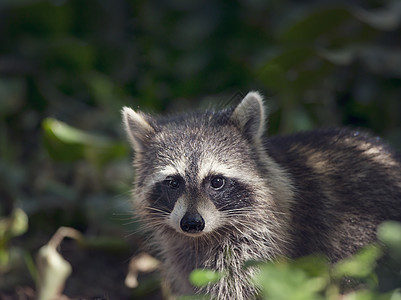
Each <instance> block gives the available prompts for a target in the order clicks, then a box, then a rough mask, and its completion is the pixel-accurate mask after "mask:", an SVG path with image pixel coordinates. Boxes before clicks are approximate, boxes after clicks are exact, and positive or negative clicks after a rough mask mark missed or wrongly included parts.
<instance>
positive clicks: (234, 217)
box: [122, 92, 401, 299]
mask: <svg viewBox="0 0 401 300" xmlns="http://www.w3.org/2000/svg"><path fill="white" fill-rule="evenodd" d="M122 114H123V123H124V127H125V131H126V134H127V137H128V139H129V141H130V143H131V145H132V147H133V149H134V151H135V159H134V168H135V183H134V195H133V200H134V205H135V212H136V214H137V215H138V216H139V218H140V219H141V220H142V222H143V224H144V226H145V227H146V228H147V229H149V231H150V232H151V234H152V243H151V245H152V246H153V247H154V248H155V249H156V250H158V252H159V256H160V260H161V262H162V268H163V269H162V272H163V277H164V281H165V285H166V286H167V287H168V289H169V291H170V292H171V293H172V295H186V294H193V293H208V294H210V295H212V297H214V298H217V299H250V298H254V297H255V294H256V293H257V291H256V289H255V287H254V286H253V285H251V284H250V283H249V279H248V278H249V275H250V274H251V273H253V272H255V269H252V268H247V269H244V268H243V264H244V262H245V261H247V260H272V259H274V258H276V257H277V256H286V257H298V256H301V255H307V254H311V253H317V252H321V253H324V254H326V255H327V256H328V257H329V258H330V259H331V260H332V261H335V260H338V259H340V258H342V257H345V256H347V255H350V254H352V253H354V252H355V251H356V250H357V249H358V248H360V247H361V246H363V245H365V244H367V243H369V242H371V241H373V240H374V237H375V228H376V226H377V225H378V224H379V223H380V222H382V221H384V220H385V219H394V220H401V209H398V210H397V209H394V207H401V185H400V182H401V171H400V170H401V162H400V156H399V155H398V154H396V153H395V152H394V151H393V150H392V149H391V148H390V147H388V146H387V145H385V144H384V143H382V142H380V141H377V140H376V139H374V138H372V137H371V136H370V135H368V134H364V133H360V132H357V133H358V134H356V132H353V131H351V130H345V129H332V130H320V131H312V132H305V133H299V134H295V135H291V136H284V137H274V138H269V139H265V138H264V137H263V135H264V131H265V122H266V120H265V119H266V117H265V110H264V106H263V100H262V97H261V96H260V94H259V93H257V92H250V93H248V94H247V95H246V96H245V98H244V99H243V100H242V101H241V102H240V103H239V104H238V105H237V106H236V107H235V108H231V109H225V110H222V111H205V112H197V113H188V114H184V115H179V116H173V117H153V116H149V115H147V114H144V113H142V112H136V111H134V110H132V109H130V108H128V107H124V108H123V110H122ZM375 174H376V175H375ZM195 268H205V269H212V270H216V271H222V272H225V273H226V274H227V276H225V277H223V278H222V279H221V280H220V281H219V282H218V283H216V284H210V285H208V286H207V287H205V288H202V289H197V288H194V287H193V286H191V284H190V283H189V281H188V277H189V274H190V272H191V271H192V270H193V269H195Z"/></svg>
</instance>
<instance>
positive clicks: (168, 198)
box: [122, 92, 265, 237]
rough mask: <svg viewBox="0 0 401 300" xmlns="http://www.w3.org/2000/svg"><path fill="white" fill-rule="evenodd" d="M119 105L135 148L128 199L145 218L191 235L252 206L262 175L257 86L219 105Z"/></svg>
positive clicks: (228, 220) (217, 225) (229, 220)
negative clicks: (165, 114) (180, 111)
mask: <svg viewBox="0 0 401 300" xmlns="http://www.w3.org/2000/svg"><path fill="white" fill-rule="evenodd" d="M122 112H123V119H124V125H125V130H126V133H127V136H128V139H129V140H130V142H131V145H132V146H133V149H134V151H135V163H134V166H135V171H136V179H135V195H134V199H135V202H136V204H137V208H138V210H140V212H139V213H140V214H141V215H142V217H143V218H144V220H145V223H146V222H147V223H148V225H150V226H153V227H157V228H163V229H166V228H167V229H172V230H174V231H176V232H178V233H181V234H184V235H187V236H192V237H195V236H200V235H204V234H207V233H210V232H214V231H216V230H218V229H219V228H224V227H225V226H227V225H228V224H231V225H233V222H232V219H233V218H235V219H236V220H238V222H241V218H238V216H243V215H244V212H248V213H249V212H250V211H251V208H252V206H253V205H255V197H257V196H258V188H257V187H260V186H262V185H263V180H264V179H263V176H262V175H263V174H262V170H261V166H260V164H259V163H258V161H260V159H259V157H258V153H259V150H260V147H261V146H260V138H261V135H262V134H263V131H264V121H265V119H264V109H263V103H262V98H261V96H260V95H259V94H258V93H256V92H251V93H249V94H248V95H247V96H246V97H245V98H244V99H243V100H242V102H241V103H240V104H239V105H238V106H237V107H236V108H235V109H233V110H232V109H231V110H224V111H220V112H204V113H197V114H189V115H184V116H179V117H173V118H158V119H156V118H153V117H150V116H148V115H145V114H143V113H141V112H135V111H133V110H132V109H130V108H127V107H125V108H123V111H122ZM245 215H246V214H245ZM242 222H245V219H244V220H242Z"/></svg>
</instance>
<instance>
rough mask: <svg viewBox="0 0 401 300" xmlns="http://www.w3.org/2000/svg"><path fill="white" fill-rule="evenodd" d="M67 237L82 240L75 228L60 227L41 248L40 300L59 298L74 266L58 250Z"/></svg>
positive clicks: (39, 272) (39, 259) (38, 278)
mask: <svg viewBox="0 0 401 300" xmlns="http://www.w3.org/2000/svg"><path fill="white" fill-rule="evenodd" d="M65 237H69V238H73V239H76V240H78V241H80V240H82V236H81V234H80V233H79V232H78V231H76V230H75V229H73V228H69V227H60V228H59V229H58V230H57V232H56V233H55V234H54V235H53V236H52V238H51V239H50V241H49V242H48V243H47V244H46V245H44V246H43V247H42V248H40V249H39V252H38V254H37V256H36V264H37V271H38V272H37V282H36V285H37V290H38V297H37V299H38V300H52V299H58V298H59V296H60V295H61V293H62V291H63V288H64V284H65V281H66V280H67V278H68V276H69V275H70V274H71V272H72V267H71V265H70V263H69V262H68V261H66V260H65V259H64V258H63V257H62V256H61V255H60V254H59V253H58V252H57V248H58V247H59V246H60V244H61V242H62V240H63V239H64V238H65Z"/></svg>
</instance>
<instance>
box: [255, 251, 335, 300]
mask: <svg viewBox="0 0 401 300" xmlns="http://www.w3.org/2000/svg"><path fill="white" fill-rule="evenodd" d="M309 259H311V260H312V258H309ZM309 264H310V262H306V260H304V261H300V262H298V263H297V265H298V266H296V265H294V264H292V263H290V262H288V261H280V262H277V263H266V264H264V265H262V266H261V269H260V272H259V273H258V274H257V275H256V276H255V277H254V281H255V283H256V285H257V286H259V287H260V288H261V290H262V293H263V295H264V297H265V298H264V299H269V300H287V299H291V300H312V299H321V297H320V295H319V293H320V291H322V290H323V289H324V288H325V286H326V285H327V278H326V276H311V274H312V273H316V274H317V273H320V272H321V270H320V271H318V272H316V270H315V271H312V272H310V271H306V270H302V269H301V268H299V267H300V266H303V267H305V266H306V265H309ZM319 265H320V263H319ZM305 268H306V269H309V270H312V269H313V268H312V269H311V268H310V267H309V266H308V267H305ZM318 269H320V267H319V268H318ZM323 273H325V272H323Z"/></svg>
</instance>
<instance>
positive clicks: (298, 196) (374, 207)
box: [265, 129, 401, 261]
mask: <svg viewBox="0 0 401 300" xmlns="http://www.w3.org/2000/svg"><path fill="white" fill-rule="evenodd" d="M265 148H266V151H267V153H268V155H269V156H270V157H272V158H273V159H274V160H275V161H276V162H277V163H278V164H279V165H280V166H281V167H283V168H284V169H285V170H286V171H287V172H288V173H289V174H290V176H291V179H292V181H293V184H294V187H295V199H294V200H295V201H293V202H292V206H291V208H290V214H291V216H292V218H291V220H292V221H291V222H292V224H291V226H290V228H291V234H292V240H293V245H292V252H293V256H295V257H297V256H302V255H307V254H310V253H316V252H323V253H325V254H326V255H328V256H329V258H330V259H331V260H332V261H336V260H338V259H340V258H342V257H345V256H348V255H350V254H353V253H354V252H356V250H357V249H358V248H360V247H361V246H363V245H366V244H367V243H370V242H372V241H374V240H375V236H376V228H377V225H378V224H380V223H381V222H383V221H384V220H387V219H392V220H398V221H401V157H400V155H399V154H398V153H396V152H395V151H394V150H392V149H391V148H390V147H389V146H388V145H386V144H385V143H383V142H382V141H381V140H380V139H379V138H377V137H374V136H372V135H370V134H367V133H364V132H361V131H353V130H349V129H326V130H317V131H310V132H304V133H298V134H294V135H289V136H282V137H273V138H270V139H268V140H266V141H265Z"/></svg>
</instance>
